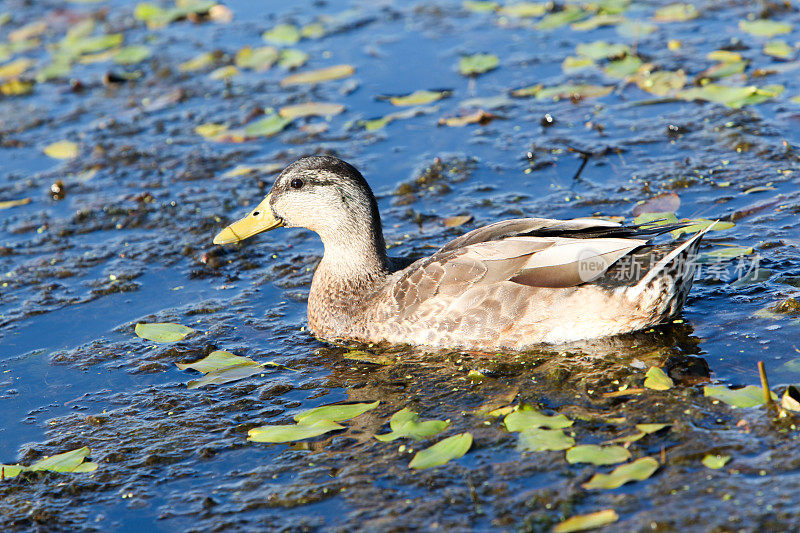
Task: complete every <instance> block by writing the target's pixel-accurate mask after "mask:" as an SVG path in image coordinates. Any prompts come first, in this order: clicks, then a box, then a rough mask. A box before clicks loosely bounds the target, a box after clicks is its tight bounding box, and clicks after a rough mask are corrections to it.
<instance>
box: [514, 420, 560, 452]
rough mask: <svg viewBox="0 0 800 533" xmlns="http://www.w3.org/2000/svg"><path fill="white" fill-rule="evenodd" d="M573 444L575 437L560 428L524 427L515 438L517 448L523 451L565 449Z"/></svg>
mask: <svg viewBox="0 0 800 533" xmlns="http://www.w3.org/2000/svg"><path fill="white" fill-rule="evenodd" d="M512 414H513V413H512ZM507 418H508V417H506V419H507ZM574 445H575V439H573V438H572V437H570V436H568V435H566V434H565V433H564V431H563V430H561V429H526V430H524V431H522V432H521V433H520V434H519V439H518V440H517V450H519V451H524V452H546V451H558V450H566V449H567V448H570V447H572V446H574Z"/></svg>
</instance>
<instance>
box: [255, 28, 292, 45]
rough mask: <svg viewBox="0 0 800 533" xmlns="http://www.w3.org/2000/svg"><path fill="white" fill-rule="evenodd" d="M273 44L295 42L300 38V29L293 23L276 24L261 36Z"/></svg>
mask: <svg viewBox="0 0 800 533" xmlns="http://www.w3.org/2000/svg"><path fill="white" fill-rule="evenodd" d="M261 37H262V38H263V39H264V40H265V41H268V42H271V43H274V44H295V43H297V42H298V41H299V40H300V37H301V35H300V30H299V29H298V28H297V26H295V25H293V24H278V25H277V26H275V27H274V28H272V29H271V30H269V31H265V32H264V34H263V35H262V36H261Z"/></svg>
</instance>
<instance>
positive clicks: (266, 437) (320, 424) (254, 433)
mask: <svg viewBox="0 0 800 533" xmlns="http://www.w3.org/2000/svg"><path fill="white" fill-rule="evenodd" d="M337 429H344V426H342V425H340V424H337V423H336V422H332V421H330V420H317V421H316V422H314V423H313V424H287V425H280V426H259V427H255V428H253V429H251V430H249V431H248V432H247V440H250V441H253V442H272V443H282V442H294V441H298V440H304V439H311V438H314V437H319V436H320V435H324V434H325V433H329V432H331V431H336V430H337Z"/></svg>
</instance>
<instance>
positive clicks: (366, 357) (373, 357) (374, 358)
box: [342, 350, 398, 366]
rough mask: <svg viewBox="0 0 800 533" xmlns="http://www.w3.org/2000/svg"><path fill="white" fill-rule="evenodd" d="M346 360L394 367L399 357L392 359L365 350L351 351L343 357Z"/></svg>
mask: <svg viewBox="0 0 800 533" xmlns="http://www.w3.org/2000/svg"><path fill="white" fill-rule="evenodd" d="M342 357H344V358H345V359H350V360H352V361H359V362H362V363H372V364H374V365H385V366H388V365H394V364H396V363H397V362H398V359H397V357H390V356H388V355H378V354H374V353H370V352H367V351H364V350H351V351H349V352H347V353H346V354H344V355H342Z"/></svg>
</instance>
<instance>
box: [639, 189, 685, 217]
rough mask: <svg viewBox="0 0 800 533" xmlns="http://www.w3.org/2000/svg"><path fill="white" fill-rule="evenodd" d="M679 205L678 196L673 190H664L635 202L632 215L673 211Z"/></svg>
mask: <svg viewBox="0 0 800 533" xmlns="http://www.w3.org/2000/svg"><path fill="white" fill-rule="evenodd" d="M680 206H681V198H680V196H678V195H677V194H676V193H674V192H666V193H662V194H658V195H656V196H653V197H651V198H648V199H647V200H645V201H644V202H641V203H639V204H636V207H634V208H633V216H635V217H638V216H639V215H641V214H643V213H660V214H663V213H674V212H675V211H677V210H678V209H679V208H680ZM675 222H677V220H676V221H675ZM636 224H641V222H636Z"/></svg>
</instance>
